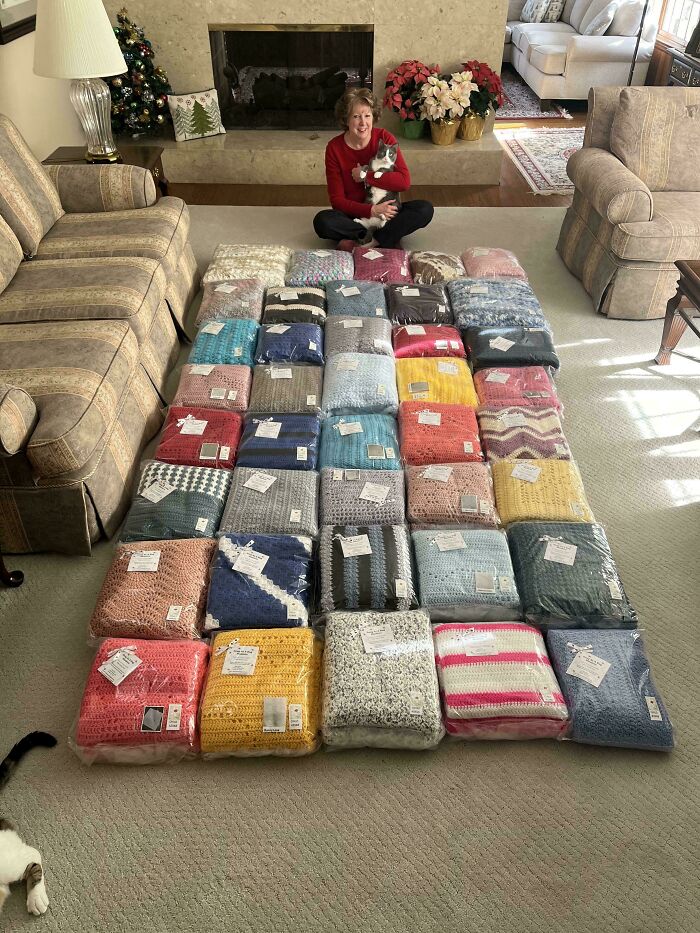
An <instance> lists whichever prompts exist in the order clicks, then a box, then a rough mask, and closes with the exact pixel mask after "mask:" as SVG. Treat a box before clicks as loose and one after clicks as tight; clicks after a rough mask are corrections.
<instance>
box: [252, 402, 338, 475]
mask: <svg viewBox="0 0 700 933" xmlns="http://www.w3.org/2000/svg"><path fill="white" fill-rule="evenodd" d="M320 436H321V422H320V421H319V419H318V417H317V416H316V415H269V416H261V417H256V416H255V415H248V417H247V418H246V423H245V428H244V429H243V436H242V437H241V442H240V444H239V445H238V459H237V464H238V466H239V467H255V468H256V469H263V470H265V469H267V468H268V467H272V468H274V469H278V470H315V469H316V467H317V463H318V446H319V439H320Z"/></svg>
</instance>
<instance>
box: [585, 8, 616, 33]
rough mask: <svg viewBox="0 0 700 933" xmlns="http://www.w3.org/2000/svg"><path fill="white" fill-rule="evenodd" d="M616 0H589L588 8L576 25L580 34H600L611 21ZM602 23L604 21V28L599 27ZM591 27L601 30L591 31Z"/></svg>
mask: <svg viewBox="0 0 700 933" xmlns="http://www.w3.org/2000/svg"><path fill="white" fill-rule="evenodd" d="M618 2H619V0H589V6H588V9H587V10H586V11H585V13H584V14H583V16H582V17H581V22H580V24H579V25H578V27H577V29H578V31H579V32H580V33H581V35H582V36H602V35H603V33H604V32H605V30H606V29H607V28H608V26H609V25H610V23H612V21H613V17H614V16H615V11H616V10H617V7H618ZM602 23H605V28H604V29H601V25H602ZM594 24H595V25H594ZM592 28H593V29H595V30H598V29H600V30H601V31H600V32H598V31H593V32H591V29H592Z"/></svg>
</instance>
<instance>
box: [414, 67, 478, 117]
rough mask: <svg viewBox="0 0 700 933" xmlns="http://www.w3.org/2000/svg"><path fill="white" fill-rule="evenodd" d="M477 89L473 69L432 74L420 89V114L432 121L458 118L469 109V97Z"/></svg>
mask: <svg viewBox="0 0 700 933" xmlns="http://www.w3.org/2000/svg"><path fill="white" fill-rule="evenodd" d="M475 90H477V86H476V84H475V83H474V82H473V81H472V73H471V71H456V72H455V73H454V74H451V75H449V76H448V75H430V77H429V78H428V80H427V81H426V82H425V84H424V85H423V86H422V87H421V91H420V115H421V117H423V118H424V119H426V120H430V121H431V123H442V122H444V121H447V120H458V119H459V118H460V117H461V116H462V114H463V113H464V112H465V110H468V109H469V98H470V97H471V93H472V91H475Z"/></svg>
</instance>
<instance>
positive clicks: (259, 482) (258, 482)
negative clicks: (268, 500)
mask: <svg viewBox="0 0 700 933" xmlns="http://www.w3.org/2000/svg"><path fill="white" fill-rule="evenodd" d="M276 482H277V477H276V476H270V474H269V473H253V475H252V476H251V477H250V478H249V479H247V480H246V481H245V483H243V487H244V488H245V489H254V490H255V491H256V492H267V490H268V489H269V488H270V486H272V484H273V483H276Z"/></svg>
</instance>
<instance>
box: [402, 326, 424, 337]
mask: <svg viewBox="0 0 700 933" xmlns="http://www.w3.org/2000/svg"><path fill="white" fill-rule="evenodd" d="M404 330H405V331H406V333H407V334H409V335H410V336H411V337H420V336H423V335H425V327H423V325H422V324H406V326H405V328H404Z"/></svg>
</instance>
